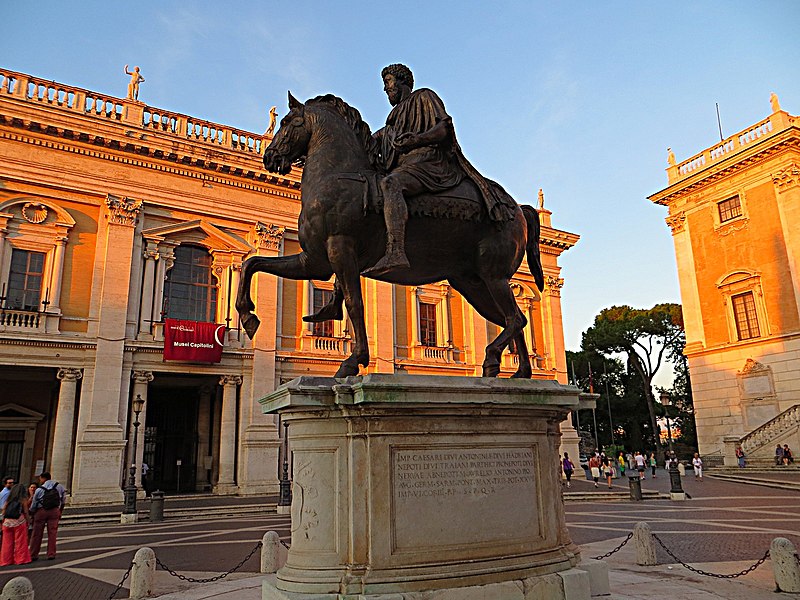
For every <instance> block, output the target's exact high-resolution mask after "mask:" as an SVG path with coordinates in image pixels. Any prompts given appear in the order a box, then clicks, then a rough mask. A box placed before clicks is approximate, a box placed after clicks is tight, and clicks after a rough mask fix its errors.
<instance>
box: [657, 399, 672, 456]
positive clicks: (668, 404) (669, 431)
mask: <svg viewBox="0 0 800 600" xmlns="http://www.w3.org/2000/svg"><path fill="white" fill-rule="evenodd" d="M660 399H661V404H662V405H663V406H664V416H665V417H666V419H667V445H668V446H669V453H670V455H672V451H673V450H672V428H671V427H670V425H669V409H670V408H672V400H671V399H670V396H669V394H668V393H666V392H661V398H660Z"/></svg>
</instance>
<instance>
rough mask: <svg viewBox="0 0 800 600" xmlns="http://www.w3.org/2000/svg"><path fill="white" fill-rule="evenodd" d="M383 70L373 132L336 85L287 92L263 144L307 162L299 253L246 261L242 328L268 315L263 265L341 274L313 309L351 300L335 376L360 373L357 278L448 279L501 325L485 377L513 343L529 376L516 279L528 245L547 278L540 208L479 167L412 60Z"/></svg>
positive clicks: (364, 360) (275, 165)
mask: <svg viewBox="0 0 800 600" xmlns="http://www.w3.org/2000/svg"><path fill="white" fill-rule="evenodd" d="M382 76H383V81H384V90H385V91H386V94H387V96H388V97H389V101H390V103H391V104H392V106H393V107H394V108H393V109H392V111H391V113H390V114H389V117H388V118H387V120H386V126H385V127H384V128H382V129H381V130H379V131H377V132H376V133H375V135H372V133H371V132H370V128H369V126H368V125H367V124H366V123H365V122H364V121H363V120H362V119H361V115H360V114H359V112H358V111H357V110H356V109H354V108H352V107H351V106H349V105H348V104H347V103H346V102H344V101H343V100H341V99H340V98H337V97H336V96H332V95H326V96H320V97H317V98H314V99H312V100H309V101H307V102H306V103H305V104H303V103H301V102H299V101H297V100H296V99H295V98H294V97H293V96H292V95H291V93H290V94H289V113H288V114H287V115H286V116H285V117H284V118H283V119H281V122H280V127H279V129H278V131H277V133H276V134H275V137H274V138H273V139H272V142H271V143H270V144H269V146H268V147H267V149H266V150H265V152H264V166H265V168H266V169H267V171H270V172H273V173H280V174H283V175H285V174H287V173H289V171H290V170H291V168H292V165H293V164H294V163H297V162H299V163H302V164H303V165H304V167H303V175H302V182H301V190H302V197H301V202H302V209H301V212H300V218H299V221H298V236H299V240H300V246H301V248H302V252H300V253H299V254H294V255H291V256H279V257H264V256H254V257H251V258H249V259H248V260H247V261H245V263H244V266H243V269H242V278H241V283H240V285H239V291H238V294H237V297H236V309H237V310H238V311H239V315H240V318H241V324H242V327H244V329H245V331H246V332H247V334H248V335H249V336H250V337H251V338H252V337H253V335H254V334H255V332H256V330H257V329H258V325H259V320H258V317H256V316H255V314H253V312H252V311H253V310H254V309H255V305H254V304H253V301H252V299H251V298H250V283H251V280H252V278H253V275H254V274H255V273H258V272H265V273H272V274H274V275H277V276H279V277H284V278H287V279H303V280H308V279H320V280H327V279H329V278H330V277H331V276H332V275H336V285H335V287H334V294H333V298H332V300H331V301H330V302H329V304H328V305H326V306H324V307H323V308H322V309H320V310H319V311H318V312H317V313H315V314H313V315H310V316H307V317H304V320H306V321H314V322H316V321H324V320H329V319H341V318H342V308H341V304H342V302H344V304H345V305H346V307H347V313H348V316H349V317H350V321H351V322H352V324H353V337H354V343H353V351H352V353H351V354H350V356H348V357H347V358H346V359H345V360H344V361H343V362H342V363H341V365H340V366H339V370H338V371H337V372H336V375H335V376H336V377H347V376H348V375H357V374H358V372H359V365H361V366H364V367H366V366H367V365H368V364H369V346H368V344H367V332H366V326H365V322H364V305H363V299H362V296H361V282H360V278H361V277H362V276H363V277H369V278H372V279H377V280H380V281H386V282H389V283H396V284H401V285H423V284H426V283H432V282H436V281H442V280H445V279H446V280H447V281H448V282H449V283H450V285H451V286H452V287H453V288H454V289H455V290H456V291H458V292H459V293H460V294H461V295H462V296H463V297H464V298H465V299H466V300H467V301H468V302H469V303H470V304H471V305H472V306H473V307H474V308H475V310H477V311H478V313H480V314H481V315H482V316H483V317H484V318H486V319H487V320H488V321H491V322H492V323H495V324H496V325H498V326H500V327H501V328H502V331H501V332H500V334H499V335H498V336H497V337H496V338H495V339H494V340H492V342H491V343H490V344H489V345H488V346H487V347H486V355H485V358H484V361H483V376H484V377H495V376H497V374H498V373H499V372H500V358H501V355H502V352H503V349H504V348H506V347H508V346H509V345H510V344H512V343H513V345H514V347H515V348H516V350H517V353H518V355H519V368H518V369H517V371H516V373H514V375H513V377H524V378H529V377H530V376H531V364H530V355H529V353H528V348H527V346H526V343H525V336H524V334H523V328H524V327H525V325H526V322H527V321H526V318H525V316H524V315H523V314H522V311H520V309H519V307H518V306H517V303H516V301H515V299H514V295H513V293H512V291H511V288H510V287H509V280H510V279H511V277H513V275H514V273H516V271H517V269H518V268H519V266H520V264H521V263H522V259H523V256H524V255H525V253H527V258H528V265H529V267H530V270H531V273H532V275H533V278H534V280H535V281H536V285H537V286H538V287H539V289H540V290H541V289H543V288H544V277H543V274H542V266H541V262H540V259H539V215H538V213H537V212H536V211H535V210H534V209H533V208H532V207H530V206H522V207H521V206H519V205H518V204H517V203H516V202H515V201H514V200H513V198H511V196H510V195H508V194H507V193H506V191H505V190H503V188H502V187H501V186H500V185H499V184H497V183H495V182H493V181H491V180H489V179H485V178H483V177H482V176H481V175H480V174H479V173H478V172H477V171H476V170H475V168H474V167H473V166H472V165H471V164H470V163H469V162H468V161H467V159H466V158H465V157H464V155H463V153H462V151H461V148H460V147H459V145H458V142H457V141H456V138H455V132H454V130H453V125H452V121H451V119H450V117H449V116H448V115H447V113H446V112H445V109H444V104H443V103H442V101H441V99H440V98H439V97H438V96H437V95H436V93H435V92H433V91H432V90H429V89H425V88H422V89H418V90H413V76H412V75H411V71H410V70H409V69H408V68H407V67H405V66H404V65H390V66H388V67H386V68H385V69H384V70H383V73H382Z"/></svg>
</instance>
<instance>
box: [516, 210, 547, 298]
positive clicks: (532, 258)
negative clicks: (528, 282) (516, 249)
mask: <svg viewBox="0 0 800 600" xmlns="http://www.w3.org/2000/svg"><path fill="white" fill-rule="evenodd" d="M520 208H522V214H523V215H525V221H526V223H527V224H528V245H527V246H526V247H525V251H526V254H527V255H528V268H529V269H530V270H531V275H533V280H534V281H535V282H536V287H538V288H539V291H540V292H541V291H544V273H543V272H542V259H541V258H540V257H539V213H538V212H537V211H536V209H534V208H533V207H532V206H527V205H522V206H521V207H520Z"/></svg>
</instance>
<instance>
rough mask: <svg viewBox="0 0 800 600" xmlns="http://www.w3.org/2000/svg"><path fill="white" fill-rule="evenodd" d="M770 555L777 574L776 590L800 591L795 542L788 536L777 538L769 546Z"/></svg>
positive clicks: (799, 574) (799, 573)
mask: <svg viewBox="0 0 800 600" xmlns="http://www.w3.org/2000/svg"><path fill="white" fill-rule="evenodd" d="M769 557H770V558H771V559H772V570H773V573H774V575H775V587H776V588H777V589H776V590H775V591H776V592H789V593H797V592H800V567H799V566H798V565H797V550H795V548H794V544H792V542H790V541H789V540H787V539H786V538H780V537H779V538H775V539H774V540H772V544H770V546H769Z"/></svg>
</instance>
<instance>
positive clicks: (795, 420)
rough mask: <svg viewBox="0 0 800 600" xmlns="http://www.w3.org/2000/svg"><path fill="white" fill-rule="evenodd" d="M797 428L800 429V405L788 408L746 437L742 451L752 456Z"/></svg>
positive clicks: (742, 443)
mask: <svg viewBox="0 0 800 600" xmlns="http://www.w3.org/2000/svg"><path fill="white" fill-rule="evenodd" d="M796 427H800V404H795V405H794V406H792V407H790V408H787V409H786V410H785V411H783V412H782V413H781V414H779V415H778V416H776V417H775V418H773V419H771V420H769V421H767V422H766V423H764V424H763V425H762V426H761V427H758V428H757V429H754V430H753V431H751V432H750V433H748V434H747V435H746V436H744V437H743V438H742V439H741V440H740V443H741V445H742V450H744V452H745V454H747V455H751V454H752V453H753V452H756V451H757V450H759V449H761V448H763V447H764V446H766V445H767V444H770V443H772V442H774V441H775V440H776V439H779V438H780V437H781V436H783V435H784V434H785V433H786V432H787V431H789V430H791V429H793V428H796Z"/></svg>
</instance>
